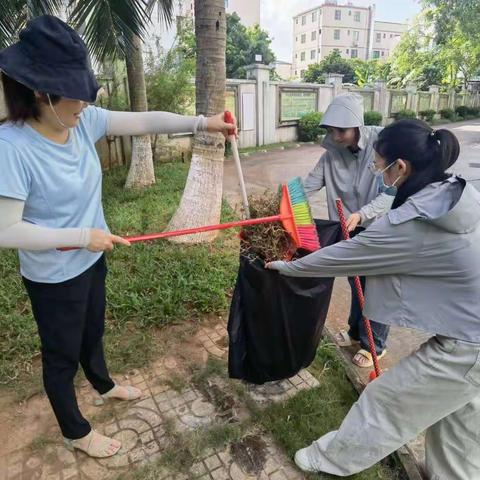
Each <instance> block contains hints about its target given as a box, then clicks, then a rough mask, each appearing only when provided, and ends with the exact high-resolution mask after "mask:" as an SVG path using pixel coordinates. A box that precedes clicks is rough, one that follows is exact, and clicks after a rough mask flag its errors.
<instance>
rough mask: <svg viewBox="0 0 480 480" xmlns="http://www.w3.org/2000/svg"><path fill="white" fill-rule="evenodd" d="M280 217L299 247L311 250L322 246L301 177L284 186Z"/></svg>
mask: <svg viewBox="0 0 480 480" xmlns="http://www.w3.org/2000/svg"><path fill="white" fill-rule="evenodd" d="M280 217H281V219H282V223H283V227H284V228H285V230H286V231H287V232H288V233H289V234H290V236H291V237H292V239H293V241H294V243H295V246H296V247H297V248H301V249H303V250H307V251H309V252H314V251H316V250H318V249H319V248H320V242H319V241H318V234H317V229H316V227H315V222H314V221H313V217H312V213H311V210H310V205H309V203H308V199H307V195H306V193H305V190H304V189H303V184H302V180H301V178H300V177H296V178H294V179H293V180H291V181H290V182H288V183H287V184H284V185H283V186H282V199H281V201H280Z"/></svg>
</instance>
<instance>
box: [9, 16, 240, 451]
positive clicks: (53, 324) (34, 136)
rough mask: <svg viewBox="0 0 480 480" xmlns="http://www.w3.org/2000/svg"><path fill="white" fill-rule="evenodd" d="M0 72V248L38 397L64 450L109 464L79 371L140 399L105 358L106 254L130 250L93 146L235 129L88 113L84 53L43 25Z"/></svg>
mask: <svg viewBox="0 0 480 480" xmlns="http://www.w3.org/2000/svg"><path fill="white" fill-rule="evenodd" d="M52 59H54V60H52ZM0 70H1V71H2V74H1V77H2V78H1V79H2V84H3V90H4V96H5V100H6V104H7V110H8V122H7V123H5V124H4V125H2V126H1V127H0V152H1V156H0V168H1V174H0V247H7V248H18V249H19V257H20V269H21V274H22V277H23V281H24V284H25V286H26V289H27V291H28V294H29V297H30V300H31V303H32V310H33V314H34V317H35V320H36V322H37V326H38V331H39V335H40V340H41V345H42V364H43V379H44V386H45V390H46V393H47V395H48V398H49V400H50V403H51V405H52V408H53V411H54V413H55V416H56V418H57V420H58V423H59V426H60V428H61V431H62V434H63V436H64V439H65V444H66V446H67V447H68V448H70V449H73V448H78V449H80V450H83V451H85V452H86V453H87V454H88V455H90V456H93V457H108V456H111V455H114V454H115V453H117V452H118V450H119V449H120V447H121V444H120V442H118V441H117V440H115V439H112V438H108V437H105V436H103V435H100V434H99V433H98V432H95V431H94V430H92V428H91V427H90V424H89V423H88V421H87V420H86V419H85V418H84V417H83V416H82V414H81V412H80V410H79V408H78V404H77V399H76V396H75V390H74V386H73V379H74V376H75V373H76V371H77V369H78V364H79V363H80V364H81V366H82V368H83V370H84V372H85V375H86V377H87V379H88V380H89V381H90V383H91V384H92V386H93V387H94V388H95V389H96V390H97V391H98V392H99V393H100V394H101V395H102V397H103V398H105V399H106V398H117V399H120V400H134V399H137V398H140V397H141V395H142V392H141V391H140V390H139V389H137V388H134V387H132V386H122V385H116V384H115V383H114V382H113V381H112V379H111V378H110V376H109V374H108V370H107V367H106V363H105V358H104V353H103V345H102V337H103V332H104V314H105V276H106V273H107V269H106V265H105V259H104V251H106V250H111V249H112V248H113V246H114V245H115V244H120V245H129V242H128V241H127V240H125V239H123V238H121V237H119V236H116V235H114V234H112V233H110V231H109V230H108V227H107V224H106V222H105V217H104V214H103V208H102V198H101V197H102V191H101V189H102V171H101V166H100V161H99V158H98V155H97V152H96V150H95V142H96V141H97V140H99V139H100V138H101V137H103V136H105V135H145V134H149V133H170V132H189V131H190V132H196V131H197V130H198V131H200V130H208V131H212V132H222V133H224V134H227V132H228V127H231V125H229V124H227V123H225V122H224V118H223V114H219V115H216V116H214V117H210V118H208V119H207V118H204V117H203V116H199V117H186V116H181V115H175V114H170V113H165V112H145V113H131V112H110V111H107V110H103V109H101V108H96V107H93V106H87V105H88V103H92V102H94V101H95V99H96V97H97V92H98V89H99V88H98V85H97V82H96V80H95V76H94V74H93V72H92V70H91V67H90V63H89V60H88V54H87V51H86V48H85V45H84V43H83V41H82V40H81V38H80V37H79V36H78V34H77V33H76V32H75V31H74V30H72V29H71V28H70V27H68V25H66V24H65V23H64V22H62V21H61V20H59V19H58V18H55V17H52V16H48V15H45V16H42V17H38V18H36V19H34V20H32V21H31V22H29V23H28V25H27V27H26V28H25V29H24V30H23V31H22V32H21V33H20V40H19V41H18V42H17V43H16V44H14V45H13V46H11V47H9V48H6V49H4V50H2V51H1V52H0ZM60 247H81V248H80V249H76V250H71V251H67V252H62V251H59V250H58V249H59V248H60Z"/></svg>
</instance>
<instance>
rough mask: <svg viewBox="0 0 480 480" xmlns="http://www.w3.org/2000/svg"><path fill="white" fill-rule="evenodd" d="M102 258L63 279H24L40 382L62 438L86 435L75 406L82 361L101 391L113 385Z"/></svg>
mask: <svg viewBox="0 0 480 480" xmlns="http://www.w3.org/2000/svg"><path fill="white" fill-rule="evenodd" d="M106 274H107V267H106V264H105V257H104V256H102V257H101V258H100V259H99V260H98V261H97V262H96V263H95V264H94V265H93V266H92V267H90V268H89V269H88V270H86V271H85V272H83V273H82V274H81V275H79V276H78V277H75V278H72V279H71V280H67V281H65V282H61V283H38V282H32V281H30V280H28V279H26V278H23V282H24V284H25V287H26V289H27V292H28V295H29V297H30V301H31V303H32V310H33V315H34V317H35V321H36V322H37V326H38V333H39V335H40V340H41V347H42V365H43V384H44V386H45V391H46V393H47V396H48V399H49V400H50V403H51V405H52V408H53V411H54V413H55V416H56V417H57V421H58V423H59V425H60V429H61V430H62V434H63V436H64V437H66V438H70V439H77V438H81V437H84V436H85V435H87V434H88V433H89V432H90V430H91V427H90V424H89V423H88V422H87V420H85V418H83V416H82V414H81V413H80V410H79V408H78V403H77V398H76V395H75V389H74V386H73V379H74V377H75V374H76V373H77V370H78V364H79V363H80V364H81V366H82V368H83V371H84V372H85V376H86V377H87V379H88V380H89V382H90V383H91V384H92V386H93V387H94V388H95V390H97V391H98V392H99V393H100V394H103V393H106V392H108V391H109V390H110V389H112V388H113V387H114V382H113V381H112V379H111V378H110V376H109V374H108V371H107V366H106V363H105V357H104V353H103V343H102V337H103V333H104V330H105V278H106Z"/></svg>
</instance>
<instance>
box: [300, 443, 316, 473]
mask: <svg viewBox="0 0 480 480" xmlns="http://www.w3.org/2000/svg"><path fill="white" fill-rule="evenodd" d="M307 450H308V447H306V448H302V449H301V450H297V453H295V463H296V464H297V467H298V468H299V469H300V470H303V471H304V472H311V473H314V472H317V471H318V470H317V469H316V468H315V467H314V466H313V465H312V464H311V463H310V461H309V459H308V455H307Z"/></svg>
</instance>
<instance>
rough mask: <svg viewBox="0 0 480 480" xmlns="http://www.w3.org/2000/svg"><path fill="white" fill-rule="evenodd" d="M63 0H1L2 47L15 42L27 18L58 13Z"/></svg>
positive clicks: (0, 44)
mask: <svg viewBox="0 0 480 480" xmlns="http://www.w3.org/2000/svg"><path fill="white" fill-rule="evenodd" d="M61 7H62V0H0V12H2V15H1V17H0V48H5V47H7V46H8V45H10V44H12V43H13V42H15V41H16V40H17V38H18V34H19V32H20V30H21V29H22V28H23V27H24V26H25V23H26V22H27V20H29V19H31V18H34V17H37V16H39V15H43V14H47V13H49V14H58V12H60V11H61Z"/></svg>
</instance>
